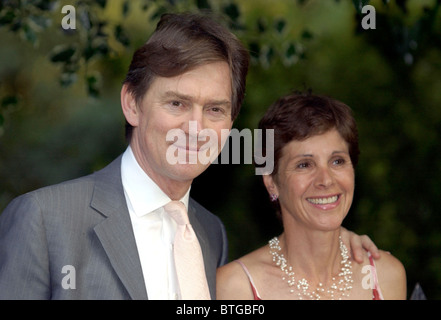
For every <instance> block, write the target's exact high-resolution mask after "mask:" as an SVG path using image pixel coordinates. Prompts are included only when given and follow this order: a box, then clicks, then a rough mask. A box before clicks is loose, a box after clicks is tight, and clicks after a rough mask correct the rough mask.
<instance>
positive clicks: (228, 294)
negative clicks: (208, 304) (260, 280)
mask: <svg viewBox="0 0 441 320" xmlns="http://www.w3.org/2000/svg"><path fill="white" fill-rule="evenodd" d="M260 250H261V249H257V250H255V251H253V252H251V253H249V254H247V255H245V256H243V257H241V258H239V259H237V260H235V261H232V262H230V263H228V264H226V265H224V266H222V267H219V268H218V269H217V274H216V298H217V299H218V300H236V299H240V300H246V299H253V298H254V296H253V291H252V289H251V284H250V280H249V278H248V276H247V274H246V272H245V270H244V268H243V266H242V265H241V264H240V263H238V261H241V262H242V263H243V264H244V265H245V267H246V268H247V269H248V268H251V269H252V268H253V265H254V263H255V262H256V261H257V260H258V257H259V252H260Z"/></svg>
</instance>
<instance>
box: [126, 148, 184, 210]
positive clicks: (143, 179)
mask: <svg viewBox="0 0 441 320" xmlns="http://www.w3.org/2000/svg"><path fill="white" fill-rule="evenodd" d="M121 178H122V184H123V187H124V191H125V193H126V195H127V197H128V198H129V201H130V203H131V205H132V208H133V210H134V212H135V214H136V215H137V216H139V217H141V216H144V215H146V214H147V213H150V212H152V211H155V210H157V209H159V208H161V207H163V206H164V205H166V204H167V203H169V202H170V201H172V200H171V199H170V198H169V197H168V196H167V195H166V194H165V193H164V191H162V190H161V188H159V186H158V185H157V184H156V183H155V182H154V181H153V180H152V179H151V178H150V177H149V176H148V175H147V174H146V173H145V172H144V170H143V169H142V168H141V166H140V165H139V164H138V161H137V160H136V158H135V155H134V154H133V151H132V148H131V147H130V146H128V147H127V149H126V151H125V152H124V154H123V156H122V160H121ZM190 189H191V187H190V188H188V190H187V192H186V193H185V195H184V196H183V197H182V199H181V201H182V202H183V203H184V205H185V207H186V208H187V210H188V199H189V197H190Z"/></svg>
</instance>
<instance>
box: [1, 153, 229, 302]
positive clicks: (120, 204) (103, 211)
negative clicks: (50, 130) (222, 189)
mask: <svg viewBox="0 0 441 320" xmlns="http://www.w3.org/2000/svg"><path fill="white" fill-rule="evenodd" d="M189 218H190V222H191V223H192V225H193V228H194V230H195V232H196V234H197V236H198V239H199V242H200V244H201V248H202V252H203V255H204V261H205V269H206V275H207V279H208V284H209V287H210V293H211V296H212V298H215V292H216V290H215V286H216V268H217V267H218V266H220V265H223V264H225V263H226V261H227V251H228V249H227V239H226V233H225V229H224V226H223V224H222V222H221V221H220V220H219V218H217V217H216V216H214V215H213V214H211V213H210V212H208V211H207V210H206V209H204V208H203V207H202V206H200V205H199V204H198V203H197V202H196V201H194V200H193V199H191V198H190V201H189ZM152 260H153V261H152V263H154V262H155V258H154V257H152ZM0 299H147V292H146V289H145V285H144V278H143V274H142V270H141V264H140V261H139V256H138V251H137V247H136V243H135V238H134V235H133V230H132V225H131V221H130V216H129V212H128V209H127V205H126V201H125V197H124V191H123V187H122V182H121V156H120V157H118V158H117V159H116V160H114V161H113V162H112V163H111V164H109V165H108V166H107V167H105V168H104V169H102V170H100V171H98V172H96V173H94V174H91V175H89V176H86V177H82V178H79V179H76V180H72V181H67V182H64V183H61V184H58V185H54V186H49V187H45V188H42V189H39V190H36V191H33V192H30V193H27V194H24V195H22V196H20V197H18V198H16V199H14V200H13V201H12V202H11V203H10V204H9V205H8V207H7V208H6V209H5V210H4V212H3V213H2V214H1V215H0Z"/></svg>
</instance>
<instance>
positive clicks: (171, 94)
mask: <svg viewBox="0 0 441 320" xmlns="http://www.w3.org/2000/svg"><path fill="white" fill-rule="evenodd" d="M162 98H163V99H164V100H165V99H179V100H185V101H191V100H192V97H191V96H189V95H186V94H182V93H179V92H176V91H166V92H164V93H163V94H162Z"/></svg>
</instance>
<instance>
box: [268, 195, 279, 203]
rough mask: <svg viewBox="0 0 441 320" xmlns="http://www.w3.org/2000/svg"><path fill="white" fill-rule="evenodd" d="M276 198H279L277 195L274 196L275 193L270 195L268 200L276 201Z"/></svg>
mask: <svg viewBox="0 0 441 320" xmlns="http://www.w3.org/2000/svg"><path fill="white" fill-rule="evenodd" d="M278 198H279V196H278V195H277V194H275V193H273V194H271V195H270V200H271V202H274V201H276V200H277V199H278Z"/></svg>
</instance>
